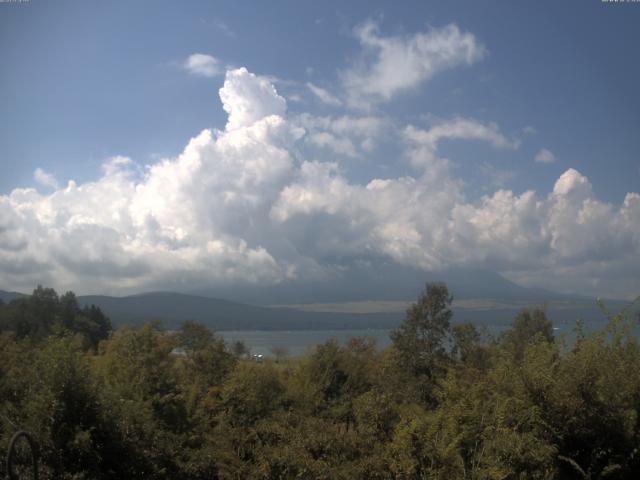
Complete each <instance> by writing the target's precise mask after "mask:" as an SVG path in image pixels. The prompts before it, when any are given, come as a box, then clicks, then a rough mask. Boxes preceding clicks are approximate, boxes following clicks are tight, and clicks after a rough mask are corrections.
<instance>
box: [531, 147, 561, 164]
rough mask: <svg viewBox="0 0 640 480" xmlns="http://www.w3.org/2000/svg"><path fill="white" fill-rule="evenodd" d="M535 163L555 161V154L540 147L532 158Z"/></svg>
mask: <svg viewBox="0 0 640 480" xmlns="http://www.w3.org/2000/svg"><path fill="white" fill-rule="evenodd" d="M534 160H535V161H536V163H554V162H555V161H556V156H555V155H554V154H553V153H552V152H551V151H550V150H547V149H546V148H543V149H541V150H540V151H539V152H538V153H536V156H535V158H534Z"/></svg>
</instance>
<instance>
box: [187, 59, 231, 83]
mask: <svg viewBox="0 0 640 480" xmlns="http://www.w3.org/2000/svg"><path fill="white" fill-rule="evenodd" d="M182 67H183V68H184V69H185V70H186V71H187V72H189V73H190V74H191V75H197V76H201V77H209V78H211V77H216V76H218V75H222V74H223V73H224V69H223V68H222V66H221V65H220V62H219V61H218V59H217V58H215V57H212V56H211V55H206V54H204V53H194V54H191V55H189V57H188V58H187V59H186V60H185V61H184V63H183V64H182Z"/></svg>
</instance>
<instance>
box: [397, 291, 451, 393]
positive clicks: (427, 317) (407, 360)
mask: <svg viewBox="0 0 640 480" xmlns="http://www.w3.org/2000/svg"><path fill="white" fill-rule="evenodd" d="M452 301H453V297H452V296H451V295H449V290H448V288H447V286H446V285H445V284H444V283H427V285H426V288H425V291H424V292H423V293H422V294H421V295H420V297H419V298H418V301H417V302H416V303H414V304H413V305H412V306H411V307H410V308H409V309H408V310H407V316H406V318H405V320H404V321H403V322H402V324H401V325H400V326H399V327H398V328H397V329H396V330H394V331H393V332H391V340H392V341H393V346H394V348H395V350H396V352H397V355H398V361H399V363H400V365H401V366H402V367H404V368H405V369H407V370H408V371H409V372H411V373H412V374H413V375H414V376H415V377H417V379H418V381H419V382H420V383H421V387H422V388H421V390H422V396H423V400H426V401H428V402H430V401H432V400H433V397H432V395H431V389H432V387H433V382H434V380H435V379H436V378H437V377H439V376H441V375H442V374H443V373H444V363H445V361H446V358H447V351H446V348H445V342H446V340H447V339H448V337H449V335H450V321H451V317H452V316H453V312H452V311H451V302H452Z"/></svg>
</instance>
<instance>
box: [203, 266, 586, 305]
mask: <svg viewBox="0 0 640 480" xmlns="http://www.w3.org/2000/svg"><path fill="white" fill-rule="evenodd" d="M426 282H445V283H446V284H447V286H448V287H449V291H450V292H451V293H452V294H453V297H454V298H455V299H457V300H460V299H478V298H482V299H495V300H522V301H533V302H538V303H540V302H545V301H551V300H563V299H576V298H580V296H579V295H563V294H559V293H554V292H549V291H546V290H543V289H537V288H527V287H522V286H520V285H517V284H516V283H513V282H511V281H510V280H508V279H506V278H505V277H503V276H502V275H500V274H498V273H495V272H491V271H488V270H480V269H449V270H445V271H441V272H425V271H424V270H420V269H417V268H411V267H406V266H401V265H396V264H387V265H375V267H373V266H369V265H366V264H365V265H360V266H357V267H353V268H351V269H349V270H348V271H347V272H343V273H340V274H336V276H335V278H324V279H322V280H318V281H305V282H302V281H289V282H285V283H282V284H279V285H273V286H243V287H242V288H237V287H226V288H225V287H221V288H217V289H215V290H202V291H198V292H197V293H198V294H200V295H204V296H209V297H217V298H227V299H230V300H234V301H238V302H242V303H250V304H253V305H274V304H275V305H283V304H290V303H296V304H300V303H335V302H357V301H366V300H376V301H402V300H414V299H416V298H417V297H418V295H419V294H420V293H421V292H422V290H423V289H424V286H425V283H426Z"/></svg>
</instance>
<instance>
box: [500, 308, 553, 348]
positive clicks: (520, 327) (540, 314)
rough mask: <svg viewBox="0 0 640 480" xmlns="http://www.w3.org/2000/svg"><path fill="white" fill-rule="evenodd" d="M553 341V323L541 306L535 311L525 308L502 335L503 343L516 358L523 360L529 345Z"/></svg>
mask: <svg viewBox="0 0 640 480" xmlns="http://www.w3.org/2000/svg"><path fill="white" fill-rule="evenodd" d="M541 341H542V342H548V343H551V342H553V323H551V320H549V319H548V318H547V314H546V313H545V311H544V310H542V309H541V308H535V309H534V310H533V312H530V311H529V310H528V309H526V308H525V309H523V310H522V311H521V312H520V313H518V315H517V316H516V318H515V319H514V320H513V323H512V324H511V328H510V329H509V330H507V331H506V332H505V333H504V334H503V336H502V344H503V345H504V346H505V347H506V348H507V349H508V350H510V351H511V352H512V353H513V355H514V356H515V358H516V359H518V360H521V359H522V357H523V355H524V351H525V348H526V347H527V345H530V344H532V343H537V342H541Z"/></svg>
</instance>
